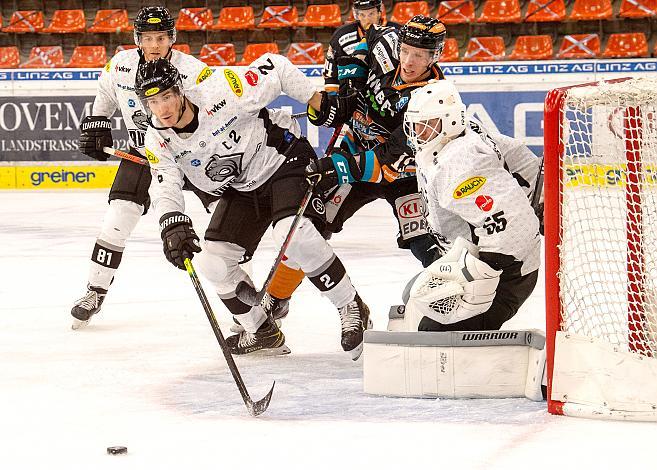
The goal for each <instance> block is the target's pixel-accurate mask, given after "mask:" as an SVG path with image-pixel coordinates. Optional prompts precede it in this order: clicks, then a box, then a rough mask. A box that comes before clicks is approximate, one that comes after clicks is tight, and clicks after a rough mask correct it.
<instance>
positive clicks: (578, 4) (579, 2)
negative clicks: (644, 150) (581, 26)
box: [568, 0, 612, 21]
mask: <svg viewBox="0 0 657 470" xmlns="http://www.w3.org/2000/svg"><path fill="white" fill-rule="evenodd" d="M611 16H612V10H611V0H575V4H574V5H573V10H572V11H571V12H570V16H569V17H568V19H569V20H575V21H588V20H608V19H609V18H611Z"/></svg>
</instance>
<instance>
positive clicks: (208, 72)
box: [196, 67, 212, 85]
mask: <svg viewBox="0 0 657 470" xmlns="http://www.w3.org/2000/svg"><path fill="white" fill-rule="evenodd" d="M210 75H212V70H210V67H205V68H204V69H203V70H201V73H199V74H198V77H196V84H197V85H198V84H199V83H201V82H203V81H205V80H206V79H207V78H208V77H209V76H210Z"/></svg>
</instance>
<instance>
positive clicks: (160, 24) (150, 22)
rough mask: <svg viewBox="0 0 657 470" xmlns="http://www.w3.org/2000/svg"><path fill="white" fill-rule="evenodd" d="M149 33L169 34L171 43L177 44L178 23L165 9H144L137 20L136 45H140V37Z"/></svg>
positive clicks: (138, 14) (140, 11)
mask: <svg viewBox="0 0 657 470" xmlns="http://www.w3.org/2000/svg"><path fill="white" fill-rule="evenodd" d="M148 31H163V32H167V33H169V37H170V38H171V42H172V43H175V42H176V22H175V21H174V19H173V17H172V16H171V14H170V13H169V10H167V9H166V8H164V7H143V8H142V9H141V10H139V13H137V17H136V18H135V44H137V45H139V36H140V35H141V33H145V32H148Z"/></svg>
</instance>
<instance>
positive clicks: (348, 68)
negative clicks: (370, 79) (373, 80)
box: [337, 55, 368, 94]
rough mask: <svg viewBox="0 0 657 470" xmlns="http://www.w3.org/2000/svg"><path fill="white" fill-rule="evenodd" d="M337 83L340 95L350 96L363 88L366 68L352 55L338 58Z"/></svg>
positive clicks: (365, 79)
mask: <svg viewBox="0 0 657 470" xmlns="http://www.w3.org/2000/svg"><path fill="white" fill-rule="evenodd" d="M337 64H338V82H339V83H340V90H341V93H342V94H345V92H346V94H351V93H354V92H358V91H360V90H362V89H363V88H365V85H366V84H367V73H368V67H367V64H366V63H365V62H363V61H362V60H361V59H359V58H357V57H354V56H352V55H346V56H341V57H338V59H337Z"/></svg>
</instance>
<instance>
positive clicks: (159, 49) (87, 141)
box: [71, 7, 212, 329]
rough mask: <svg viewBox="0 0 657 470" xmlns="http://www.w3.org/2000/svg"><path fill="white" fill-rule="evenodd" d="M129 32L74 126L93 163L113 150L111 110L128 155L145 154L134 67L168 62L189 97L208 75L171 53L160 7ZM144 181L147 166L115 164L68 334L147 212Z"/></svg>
mask: <svg viewBox="0 0 657 470" xmlns="http://www.w3.org/2000/svg"><path fill="white" fill-rule="evenodd" d="M134 27H135V31H134V36H135V44H136V45H137V46H138V48H137V49H130V50H125V51H121V52H119V53H117V54H116V55H115V56H114V57H113V58H112V60H110V61H109V62H108V63H107V65H106V66H105V68H104V69H103V71H102V73H101V76H100V78H99V79H98V95H97V96H96V99H95V100H94V103H93V108H92V112H91V115H89V116H86V117H85V118H84V119H83V120H82V122H81V123H80V142H79V147H80V151H81V152H82V153H83V154H85V155H87V156H89V157H91V158H94V159H96V160H100V161H105V160H107V158H108V155H107V154H106V153H104V152H103V147H112V146H113V144H112V130H111V129H112V124H111V120H110V118H111V117H112V115H113V114H114V112H115V111H116V110H117V109H119V110H120V112H121V116H122V118H123V122H124V123H125V126H126V128H127V130H128V137H129V142H130V150H129V152H130V153H131V154H133V155H145V153H144V137H145V135H146V128H147V122H146V115H145V114H144V112H143V110H142V107H141V104H140V102H139V99H138V98H137V95H136V94H135V91H134V86H135V77H136V74H137V67H138V66H139V64H140V63H143V62H145V61H149V60H154V59H157V58H160V57H167V58H169V59H170V60H171V62H172V63H173V64H175V65H176V67H177V68H179V70H180V75H181V78H182V86H183V88H184V89H185V90H186V92H187V93H189V94H190V95H193V93H195V92H197V93H200V92H201V91H202V88H203V82H204V81H205V80H206V79H207V78H208V77H209V76H210V75H212V71H211V70H210V69H209V68H208V67H207V66H206V65H205V64H204V63H203V62H201V61H199V60H197V59H195V58H194V57H192V56H190V55H187V54H183V53H182V52H179V51H176V50H173V49H172V46H173V44H174V43H175V41H176V30H175V24H174V19H173V18H172V17H171V15H170V14H169V12H168V10H167V9H166V8H164V7H144V8H142V9H141V10H140V11H139V13H138V14H137V17H136V18H135V24H134ZM150 182H151V174H150V169H149V168H148V166H144V165H139V164H137V163H133V162H131V161H127V160H122V161H121V163H120V165H119V168H118V171H117V173H116V177H115V179H114V183H113V184H112V189H111V190H110V193H109V208H108V210H107V212H106V213H105V217H104V220H103V223H102V226H101V229H100V234H99V235H98V238H97V240H96V243H95V245H94V248H93V251H92V254H91V264H90V270H89V277H88V280H87V292H86V294H85V295H84V297H82V298H81V299H79V300H78V301H76V303H75V305H74V306H73V309H72V310H71V315H72V316H73V329H78V328H81V327H83V326H85V325H87V323H88V322H89V320H90V318H91V316H92V315H94V314H96V313H98V311H99V310H100V308H101V305H102V303H103V301H104V299H105V295H106V294H107V290H108V289H109V286H110V284H111V282H112V280H113V278H114V273H115V272H116V270H117V268H118V267H119V264H120V263H121V258H122V255H123V250H124V248H125V246H126V241H127V240H128V238H129V237H130V234H131V233H132V231H133V230H134V228H135V227H136V225H137V222H138V221H139V219H140V217H141V216H142V214H145V213H146V211H147V210H148V206H149V198H148V187H149V186H150ZM189 189H192V190H193V189H194V188H189ZM197 194H201V193H197ZM210 200H211V199H210V198H205V196H203V198H202V201H203V203H204V204H208V203H209V202H210Z"/></svg>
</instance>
